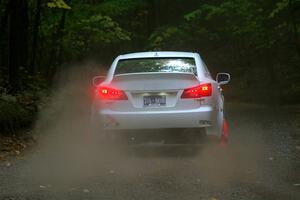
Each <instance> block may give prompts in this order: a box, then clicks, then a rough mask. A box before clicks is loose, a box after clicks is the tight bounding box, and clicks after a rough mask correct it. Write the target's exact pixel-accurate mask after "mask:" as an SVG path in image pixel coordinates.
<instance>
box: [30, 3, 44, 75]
mask: <svg viewBox="0 0 300 200" xmlns="http://www.w3.org/2000/svg"><path fill="white" fill-rule="evenodd" d="M41 8H42V0H36V11H35V16H34V26H33V36H32V37H33V38H32V45H31V48H32V50H31V52H32V56H31V60H30V65H29V66H30V69H29V74H31V75H34V72H35V60H36V51H37V48H38V42H39V41H38V39H39V38H38V37H39V27H40V20H41Z"/></svg>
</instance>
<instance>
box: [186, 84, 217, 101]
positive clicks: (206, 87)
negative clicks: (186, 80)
mask: <svg viewBox="0 0 300 200" xmlns="http://www.w3.org/2000/svg"><path fill="white" fill-rule="evenodd" d="M211 94H212V86H211V83H205V84H201V85H198V86H196V87H192V88H187V89H185V90H184V91H183V93H182V95H181V98H200V97H209V96H211Z"/></svg>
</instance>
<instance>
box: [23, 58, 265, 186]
mask: <svg viewBox="0 0 300 200" xmlns="http://www.w3.org/2000/svg"><path fill="white" fill-rule="evenodd" d="M97 67H98V68H99V66H97V65H95V64H85V65H79V66H73V67H72V68H70V69H68V70H64V71H63V72H61V73H60V75H59V76H58V78H57V81H56V84H55V85H54V89H53V92H52V96H51V98H48V99H45V104H46V105H47V106H46V107H45V108H43V109H42V110H41V111H40V114H39V119H38V120H37V122H36V126H35V128H34V133H35V134H36V136H37V138H38V144H37V147H36V148H35V149H34V150H33V151H32V154H31V160H30V161H29V163H28V168H30V169H31V173H32V175H31V176H30V177H31V179H30V180H29V182H30V184H34V185H37V186H45V187H48V186H49V187H55V188H57V189H59V188H68V189H70V188H71V189H72V188H76V187H77V186H78V185H81V184H82V183H85V184H88V183H91V182H105V181H108V182H109V181H112V180H114V181H115V182H116V183H118V182H122V181H123V182H124V181H126V182H128V183H130V182H131V181H133V180H134V181H137V180H138V182H141V183H142V182H144V181H147V180H148V181H153V179H156V180H161V181H163V180H164V179H165V178H168V177H173V178H171V179H172V180H173V181H176V182H181V181H182V182H184V181H186V180H185V179H186V178H189V179H191V180H193V179H195V181H196V182H197V181H201V182H202V183H203V184H208V185H212V186H217V187H224V186H226V185H227V184H228V183H231V182H235V181H237V180H243V177H245V174H248V175H249V174H253V175H251V176H250V177H252V179H251V178H250V179H248V181H249V182H251V181H256V180H257V177H256V176H258V174H259V171H260V170H259V162H260V159H261V158H262V156H261V155H262V152H263V148H264V145H263V143H261V142H259V141H260V140H259V139H257V138H252V139H253V141H250V142H249V140H248V141H247V145H248V146H245V145H244V144H243V143H240V144H239V145H237V144H235V145H234V147H230V146H231V144H229V146H228V147H222V148H221V147H220V146H218V145H212V144H205V145H203V146H201V147H192V146H191V147H189V146H188V147H186V146H184V147H180V146H179V147H164V146H154V147H153V146H152V147H151V146H150V147H147V146H145V147H132V148H131V147H128V148H124V147H120V146H118V145H113V144H109V145H103V144H102V145H101V143H98V142H97V141H94V140H93V137H91V135H90V127H89V115H90V102H91V99H90V92H91V91H90V78H91V74H92V73H91V72H96V71H97V70H95V69H97ZM231 128H233V127H231ZM237 128H238V127H237ZM238 131H244V132H245V131H247V130H242V129H241V130H238ZM248 131H249V134H251V131H250V130H248ZM247 134H248V133H243V135H246V136H247ZM238 137H242V136H238ZM238 137H237V138H238ZM233 143H234V141H233ZM252 145H253V146H255V148H253V146H252ZM248 177H249V176H248ZM187 187H188V186H187Z"/></svg>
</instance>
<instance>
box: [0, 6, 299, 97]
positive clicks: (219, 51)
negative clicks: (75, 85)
mask: <svg viewBox="0 0 300 200" xmlns="http://www.w3.org/2000/svg"><path fill="white" fill-rule="evenodd" d="M299 24H300V1H299V0H265V1H258V0H253V1H249V0H201V1H200V0H189V1H187V0H163V1H162V0H64V1H63V0H1V1H0V72H1V74H0V93H1V95H2V96H3V95H13V96H16V95H19V94H23V93H24V92H27V94H28V93H30V94H32V96H36V93H37V92H38V91H42V90H47V89H49V87H50V85H51V82H52V80H53V77H54V75H55V73H56V72H57V71H58V70H60V68H62V66H64V65H63V64H64V63H70V62H79V61H83V60H94V61H96V62H99V63H100V62H101V63H104V64H107V63H110V62H111V59H112V58H113V57H114V56H115V55H117V54H121V53H125V52H134V51H148V50H183V51H197V52H200V54H201V55H202V57H204V58H205V60H206V61H207V64H208V65H209V66H210V69H211V70H212V72H213V74H215V73H216V72H218V71H226V72H230V73H231V74H232V76H233V80H232V84H231V86H230V87H228V88H226V89H227V95H228V98H229V99H230V98H231V99H236V100H239V101H252V102H257V101H258V102H261V101H263V102H264V103H269V101H272V102H275V103H291V102H292V103H299V102H298V101H299V93H300V86H299V85H300V84H299V83H298V81H299V80H300V79H299V77H300V75H299V74H300V66H299V63H300V62H299V57H300V26H299Z"/></svg>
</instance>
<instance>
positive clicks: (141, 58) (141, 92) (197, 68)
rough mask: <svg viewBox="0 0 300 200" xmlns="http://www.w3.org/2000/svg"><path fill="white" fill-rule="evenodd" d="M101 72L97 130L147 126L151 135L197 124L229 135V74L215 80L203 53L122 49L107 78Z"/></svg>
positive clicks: (223, 137) (94, 116) (94, 118)
mask: <svg viewBox="0 0 300 200" xmlns="http://www.w3.org/2000/svg"><path fill="white" fill-rule="evenodd" d="M98 78H100V77H95V78H94V86H95V90H94V99H93V103H92V112H91V123H92V129H93V133H95V134H103V132H108V133H109V132H118V133H119V132H120V134H122V132H124V133H125V132H127V133H128V132H137V134H136V135H138V134H139V133H141V132H143V131H147V130H148V132H150V133H149V136H150V137H151V131H152V132H157V130H176V132H178V130H180V131H181V130H182V131H183V132H184V131H186V130H192V132H193V133H194V135H195V134H199V135H200V134H203V133H204V134H205V135H210V136H215V138H218V139H220V141H223V142H224V141H227V138H228V133H227V124H226V121H225V118H224V97H223V95H222V89H221V85H224V84H227V83H228V82H229V80H230V76H229V74H227V73H218V74H217V78H216V80H214V79H213V78H212V77H211V74H210V72H209V71H208V69H207V67H206V65H205V63H204V62H203V60H202V59H201V57H200V55H199V54H198V53H191V52H168V51H161V52H140V53H131V54H126V55H120V56H118V57H117V58H116V59H115V60H114V62H113V63H112V65H111V68H110V70H109V71H108V74H107V76H106V77H105V79H104V80H103V81H102V82H100V83H98V81H97V79H98ZM111 130H113V131H111ZM149 130H150V131H149ZM169 132H170V131H169ZM171 132H172V131H171ZM171 134H172V133H171Z"/></svg>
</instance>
